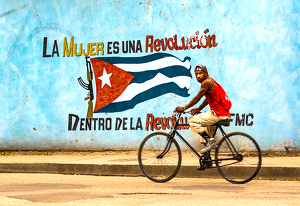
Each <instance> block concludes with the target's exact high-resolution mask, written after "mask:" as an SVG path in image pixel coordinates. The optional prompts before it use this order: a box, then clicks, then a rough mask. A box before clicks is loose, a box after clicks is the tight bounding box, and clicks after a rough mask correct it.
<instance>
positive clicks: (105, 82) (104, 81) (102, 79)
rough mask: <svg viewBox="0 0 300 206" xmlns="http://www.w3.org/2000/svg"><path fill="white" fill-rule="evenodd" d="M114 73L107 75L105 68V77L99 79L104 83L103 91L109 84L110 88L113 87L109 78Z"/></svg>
mask: <svg viewBox="0 0 300 206" xmlns="http://www.w3.org/2000/svg"><path fill="white" fill-rule="evenodd" d="M112 74H113V73H110V74H107V72H106V70H105V68H104V69H103V75H102V76H101V77H98V79H100V80H101V81H102V85H101V89H102V88H103V87H104V86H105V85H106V84H107V85H108V86H110V87H111V84H110V81H109V78H110V76H111V75H112Z"/></svg>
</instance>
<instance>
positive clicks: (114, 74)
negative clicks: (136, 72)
mask: <svg viewBox="0 0 300 206" xmlns="http://www.w3.org/2000/svg"><path fill="white" fill-rule="evenodd" d="M91 62H92V65H93V69H94V75H95V81H96V90H97V97H96V105H95V108H94V112H95V111H97V110H99V109H101V108H102V107H105V106H107V105H109V104H110V103H112V102H113V101H114V100H116V99H117V98H118V97H119V96H120V95H121V94H122V93H123V92H124V90H125V89H126V87H127V86H128V85H129V83H130V82H131V80H132V79H133V77H134V76H133V75H132V74H130V73H128V72H126V71H124V70H123V69H120V68H119V67H116V66H115V65H113V64H110V63H108V62H105V61H102V60H99V59H91ZM106 74H107V75H108V77H107V78H109V82H102V81H103V78H102V77H103V75H106ZM99 77H100V78H99ZM101 79H102V80H101ZM109 83H110V85H109Z"/></svg>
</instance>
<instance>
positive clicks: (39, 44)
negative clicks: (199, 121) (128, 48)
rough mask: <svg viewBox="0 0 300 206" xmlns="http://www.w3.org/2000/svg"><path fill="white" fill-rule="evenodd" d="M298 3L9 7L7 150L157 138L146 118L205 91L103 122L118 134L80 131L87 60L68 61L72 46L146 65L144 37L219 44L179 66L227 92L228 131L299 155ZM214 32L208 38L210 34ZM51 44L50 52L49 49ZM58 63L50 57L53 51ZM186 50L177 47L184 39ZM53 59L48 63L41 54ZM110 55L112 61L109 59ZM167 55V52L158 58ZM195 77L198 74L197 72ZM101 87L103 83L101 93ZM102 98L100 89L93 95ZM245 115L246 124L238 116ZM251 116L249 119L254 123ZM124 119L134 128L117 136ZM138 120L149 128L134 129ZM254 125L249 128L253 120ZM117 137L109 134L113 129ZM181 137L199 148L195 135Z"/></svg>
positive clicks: (2, 49)
mask: <svg viewBox="0 0 300 206" xmlns="http://www.w3.org/2000/svg"><path fill="white" fill-rule="evenodd" d="M299 11H300V3H299V2H298V1H296V0H294V1H293V0H287V1H280V0H274V1H273V0H272V1H271V0H267V1H263V2H261V1H258V0H257V1H217V0H216V1H191V0H183V1H180V2H178V1H171V0H168V1H155V0H149V1H139V2H136V1H108V0H107V1H106V0H103V1H97V0H91V1H79V0H78V1H73V0H72V1H71V0H64V1H57V0H51V1H37V0H31V1H29V0H20V1H9V0H4V1H2V2H1V7H0V28H1V29H0V63H1V64H0V65H1V66H0V68H1V74H0V85H1V95H0V102H1V105H0V113H1V119H0V123H1V127H0V149H1V150H3V149H8V150H14V149H23V150H33V149H38V150H42V149H54V150H57V149H63V150H68V149H75V150H87V149H88V150H97V149H136V148H137V147H138V145H139V144H140V142H141V140H142V139H143V138H144V137H145V136H146V135H147V134H149V133H150V132H151V131H149V130H148V131H147V130H146V117H147V114H153V115H154V117H169V116H171V115H172V111H173V110H174V108H175V107H176V106H178V105H180V106H183V105H185V104H186V103H188V102H189V101H190V100H191V98H192V97H193V96H194V95H196V93H197V91H198V90H199V88H200V85H199V84H198V83H197V81H196V80H195V78H194V74H193V72H191V74H192V76H193V79H192V80H191V81H190V85H191V86H190V88H189V91H188V93H189V94H190V96H189V97H181V96H178V95H175V94H171V93H167V94H164V95H163V96H160V97H157V98H154V99H151V100H148V101H145V102H143V103H140V104H138V105H136V106H135V107H134V108H133V109H130V110H127V111H123V112H114V113H95V114H94V118H104V119H103V120H104V121H108V123H109V121H110V120H111V122H112V127H111V129H110V128H109V125H106V127H107V128H104V129H101V130H98V129H96V130H94V129H92V130H91V131H85V130H84V131H81V130H80V125H79V126H78V127H77V128H76V130H75V131H70V129H69V128H68V124H69V123H70V122H69V121H70V120H69V115H70V114H73V115H77V116H78V117H79V118H85V117H86V113H87V104H88V103H87V101H84V100H83V99H84V97H86V95H87V91H86V90H84V89H83V88H82V87H81V86H80V85H79V84H78V81H77V79H78V77H82V78H83V79H84V80H85V81H86V65H85V58H84V56H83V55H82V56H75V55H74V56H73V57H71V56H70V57H67V55H65V57H64V56H63V47H64V39H65V38H66V40H67V41H68V45H69V44H70V41H71V37H72V36H73V37H74V43H77V45H79V44H80V43H82V45H83V48H85V49H86V48H87V44H88V43H96V42H102V43H103V45H104V50H103V54H100V53H99V55H95V56H94V57H141V56H145V55H150V54H154V53H159V52H156V51H153V52H149V51H148V52H146V36H147V35H153V37H154V39H164V38H171V37H173V36H174V35H175V34H177V36H178V39H181V38H182V37H191V36H196V35H197V34H196V32H197V31H198V32H199V37H200V36H202V35H207V36H208V35H210V36H212V35H215V38H216V43H218V44H217V46H216V47H211V48H209V47H207V48H200V49H197V48H196V49H191V48H190V49H186V50H183V49H181V50H175V49H173V50H170V49H167V50H166V51H164V52H165V53H168V54H171V55H173V56H175V57H177V58H178V59H180V60H182V61H183V60H184V58H185V57H190V58H191V60H190V64H191V67H192V68H193V67H194V66H195V65H196V64H198V63H202V64H205V65H206V66H207V68H208V70H209V74H210V76H211V77H213V78H214V79H215V80H217V81H218V82H219V83H220V84H221V85H222V86H223V88H224V89H225V90H226V91H227V93H228V95H229V97H230V98H231V101H232V102H233V107H232V109H231V113H233V114H234V115H233V116H232V124H231V127H230V128H227V131H228V132H229V131H243V132H247V133H249V134H250V135H252V136H253V137H255V139H256V140H257V141H258V143H259V144H260V145H261V147H262V148H263V149H271V150H282V149H283V146H291V147H298V148H300V103H299V102H300V101H299V100H300V61H299V59H300V58H299V54H300V51H299V50H300V34H299V27H300V17H299ZM206 29H208V30H209V32H208V33H206V34H204V31H205V30H206ZM44 37H47V44H46V45H44V44H43V42H44ZM55 40H56V43H57V47H55V49H54V51H56V52H57V51H58V55H59V56H58V55H57V53H54V55H53V57H44V56H45V54H46V55H51V56H52V52H53V46H54V41H55ZM133 40H135V41H137V40H140V42H141V45H142V52H135V53H134V52H131V53H124V52H122V50H120V51H119V52H116V53H113V52H112V51H113V49H111V50H107V49H108V45H109V43H108V42H119V43H120V45H121V42H122V41H133ZM178 41H179V40H178ZM45 46H47V49H46V50H45V51H46V53H45V54H44V56H43V49H45ZM110 52H112V54H110ZM160 52H161V51H160ZM192 71H193V69H192ZM94 87H95V84H94ZM94 91H96V90H94ZM243 115H244V117H245V119H244V120H245V121H244V122H243V121H240V122H239V121H237V118H238V120H241V119H242V117H243ZM237 116H238V117H237ZM247 117H248V119H247ZM117 118H121V119H123V118H127V125H125V126H124V128H123V127H122V128H121V129H119V130H116V128H115V123H116V119H117ZM130 120H132V125H133V127H135V126H136V124H137V122H138V121H139V120H140V121H141V124H142V127H143V128H142V129H140V128H135V129H130ZM246 120H248V121H246ZM108 129H109V130H108ZM183 134H185V135H186V136H187V138H188V139H189V140H190V141H192V142H194V143H195V144H196V143H197V142H198V139H197V135H195V134H192V133H191V132H190V131H188V130H184V131H183Z"/></svg>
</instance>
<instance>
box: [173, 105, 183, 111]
mask: <svg viewBox="0 0 300 206" xmlns="http://www.w3.org/2000/svg"><path fill="white" fill-rule="evenodd" d="M183 111H184V108H183V107H181V106H178V107H176V108H175V112H183Z"/></svg>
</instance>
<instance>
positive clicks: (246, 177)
mask: <svg viewBox="0 0 300 206" xmlns="http://www.w3.org/2000/svg"><path fill="white" fill-rule="evenodd" d="M218 145H219V147H218V148H217V149H216V153H215V160H216V166H217V169H218V171H219V172H220V174H221V175H222V177H224V178H225V179H226V180H227V181H229V182H231V183H234V184H244V183H246V182H249V181H251V180H252V179H253V178H254V177H255V176H256V175H257V173H258V172H259V170H260V167H261V159H262V157H261V151H260V148H259V146H258V144H257V143H256V141H255V140H254V139H253V138H252V137H251V136H250V135H248V134H246V133H242V132H233V133H230V134H228V135H226V136H224V137H223V138H222V139H221V140H220V142H219V144H218ZM222 159H223V160H222Z"/></svg>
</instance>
